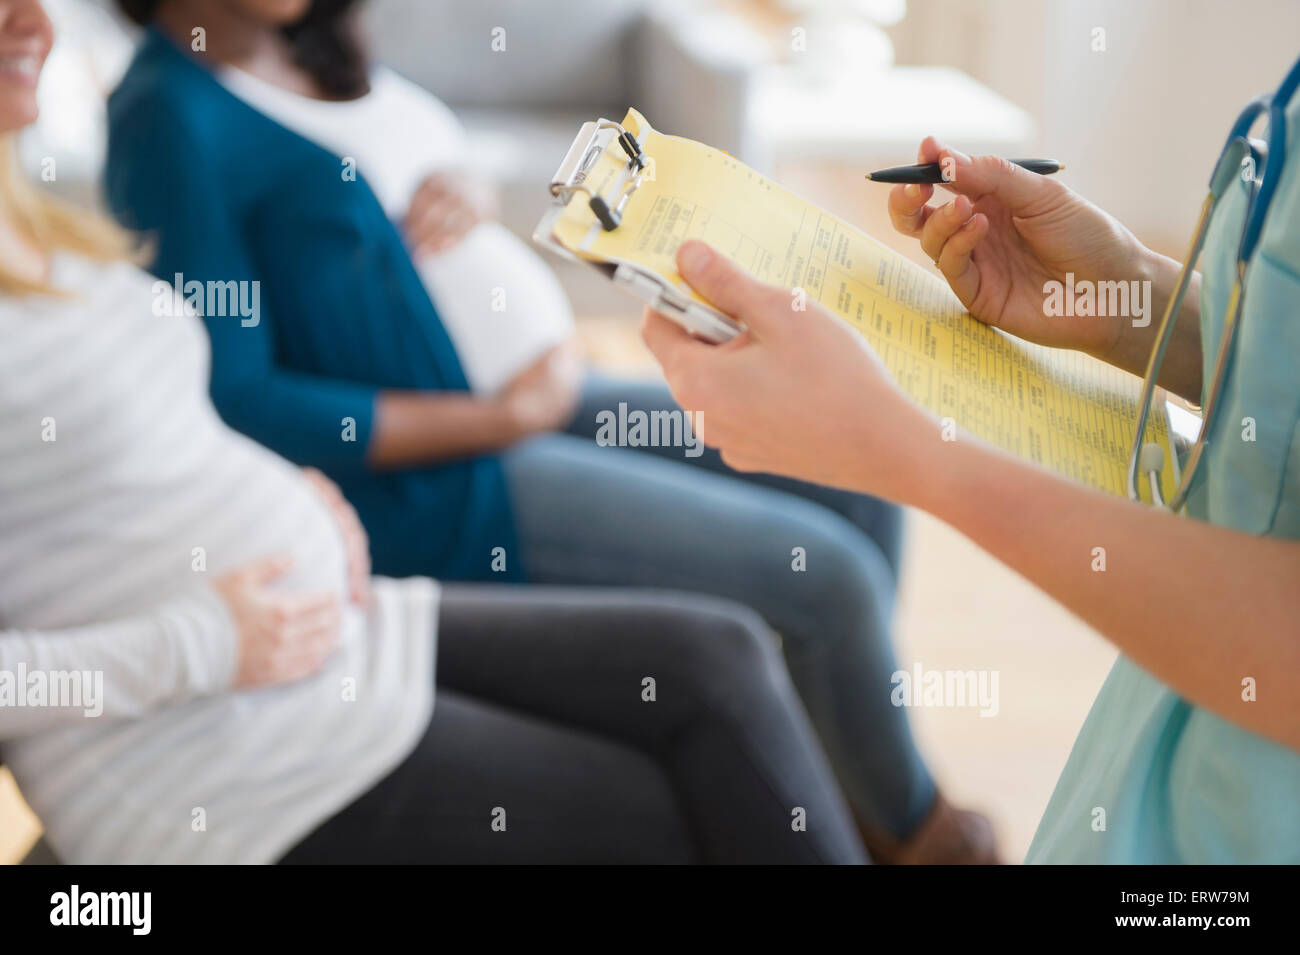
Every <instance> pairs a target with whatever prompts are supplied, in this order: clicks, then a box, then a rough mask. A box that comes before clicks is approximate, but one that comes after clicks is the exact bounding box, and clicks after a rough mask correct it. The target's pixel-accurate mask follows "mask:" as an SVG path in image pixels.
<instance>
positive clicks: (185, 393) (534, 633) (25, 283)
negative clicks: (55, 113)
mask: <svg viewBox="0 0 1300 955" xmlns="http://www.w3.org/2000/svg"><path fill="white" fill-rule="evenodd" d="M50 43H51V30H50V24H49V21H48V20H47V19H46V17H45V14H44V12H43V11H42V9H41V7H40V5H39V3H38V2H37V0H0V460H3V462H4V467H3V468H0V687H7V688H8V690H9V691H13V690H14V687H15V681H21V684H22V688H21V690H19V691H16V692H6V693H0V743H2V745H3V756H4V759H5V760H6V761H7V763H8V764H9V765H10V766H11V767H12V769H13V772H14V775H15V777H16V778H17V780H18V783H19V785H20V786H21V788H22V791H23V793H24V795H25V796H26V798H27V800H28V802H29V803H30V804H31V806H32V808H33V809H34V810H35V811H36V813H37V815H38V816H39V817H40V818H41V820H42V822H43V823H44V825H45V828H46V833H47V837H48V840H49V842H50V843H51V845H52V847H53V849H54V851H55V852H56V853H57V854H58V855H59V856H61V857H62V858H63V859H64V860H65V861H67V862H73V863H87V862H105V863H119V862H237V863H245V862H252V863H256V862H273V861H277V860H281V861H286V862H345V861H346V862H438V861H443V862H471V861H472V862H493V861H506V862H588V861H589V862H601V861H605V862H694V861H715V862H721V861H734V862H773V863H776V862H817V861H822V862H855V861H860V860H862V859H863V854H862V850H861V848H860V845H859V842H858V838H857V835H856V833H855V832H854V831H853V828H852V823H851V821H850V817H849V815H848V811H847V809H846V807H845V806H844V804H843V801H842V799H841V797H840V796H839V794H838V792H837V790H836V788H835V786H834V783H833V781H832V779H831V777H830V774H829V770H828V768H827V767H826V764H825V761H824V757H823V756H822V755H821V753H820V751H819V749H818V747H817V743H816V741H815V739H814V737H813V736H812V732H811V729H810V728H809V726H808V724H807V719H806V716H805V715H804V713H803V711H802V708H801V707H800V705H799V702H798V699H797V697H796V696H795V693H794V690H793V688H792V687H791V685H790V682H789V678H788V676H787V675H786V673H785V671H784V668H783V666H782V664H781V660H780V657H779V654H778V653H777V651H776V649H775V644H774V640H773V639H772V635H771V633H770V632H767V631H766V630H765V629H764V627H763V625H762V623H761V622H760V621H758V620H757V618H755V617H754V616H753V614H752V612H749V611H746V610H744V609H743V608H740V607H737V606H734V605H731V604H728V603H725V602H723V601H720V600H716V599H712V598H704V597H698V596H682V595H675V594H671V593H660V594H655V595H647V596H640V595H637V594H635V593H632V592H626V591H618V590H613V589H609V590H601V591H594V592H593V591H575V590H555V589H552V590H543V589H540V588H538V589H532V590H527V591H525V590H523V589H520V588H492V587H484V586H481V585H480V586H477V587H475V586H468V587H464V586H462V587H459V588H457V587H454V586H453V587H448V588H446V590H445V591H442V592H441V594H440V592H439V588H438V586H437V585H436V584H435V582H434V581H432V580H430V579H429V578H427V577H410V578H408V579H406V580H404V581H400V582H399V581H395V580H391V579H386V578H382V577H373V578H372V577H370V576H369V572H368V559H367V550H366V542H365V536H364V533H363V532H362V530H361V526H360V524H359V523H358V521H357V518H356V515H355V513H354V512H353V511H352V510H351V508H350V507H349V506H348V505H347V503H346V502H345V501H344V500H343V498H342V497H341V496H340V495H339V493H338V491H337V489H336V488H335V487H334V486H333V485H332V484H331V483H330V482H329V481H328V480H326V479H325V478H323V476H321V475H320V474H318V473H313V472H304V471H302V470H300V469H299V468H297V467H295V466H294V465H292V464H290V463H289V462H287V461H285V460H284V459H283V458H280V457H278V456H277V455H275V454H274V453H272V452H271V451H268V450H267V449H265V448H263V447H262V446H260V445H258V444H256V443H254V442H253V441H250V440H249V439H248V438H246V437H243V436H242V435H239V434H237V433H236V432H234V431H232V430H230V429H229V428H228V427H227V426H226V425H225V424H223V423H222V421H221V420H220V419H219V418H218V417H217V414H216V411H215V410H214V408H213V406H212V403H211V401H210V399H209V397H208V394H207V390H206V388H205V383H206V381H207V376H208V368H207V362H208V345H207V337H206V335H205V334H204V332H203V329H202V325H201V324H200V322H199V320H198V319H197V318H196V317H195V316H194V315H193V314H191V313H188V312H186V311H185V310H184V309H183V308H180V307H179V304H178V303H177V302H176V301H175V297H174V293H173V292H172V291H171V289H170V288H169V287H166V286H165V285H162V283H155V282H154V281H153V280H152V279H151V278H150V277H149V276H147V275H146V274H145V273H143V272H141V271H140V270H139V269H137V268H136V267H135V266H133V265H131V264H129V263H128V262H127V261H126V260H125V252H126V249H127V242H126V240H125V238H124V236H122V235H121V234H119V233H118V231H117V230H116V229H115V228H114V227H110V226H108V225H105V224H103V223H99V222H97V221H96V220H95V219H94V218H93V217H89V216H87V215H85V214H84V213H80V212H76V211H73V210H71V209H68V208H65V207H63V206H62V205H59V204H56V203H53V202H51V200H49V199H48V198H45V197H43V196H41V195H40V194H39V193H37V192H35V191H32V190H31V189H30V187H29V186H27V185H26V184H25V183H24V182H23V181H21V180H20V178H19V177H18V176H17V175H16V174H15V172H14V169H13V145H14V144H13V136H12V133H13V132H14V131H15V130H17V129H19V128H21V127H23V126H26V125H28V124H30V123H31V122H32V121H33V120H34V119H35V117H36V111H37V109H36V85H37V80H38V78H39V75H40V70H41V66H42V63H43V62H44V59H45V56H46V54H47V53H48V51H49V48H50ZM160 285H162V288H160V287H159V286H160ZM160 295H162V296H166V297H167V298H168V299H171V301H168V302H166V303H160V302H159V296H160ZM160 305H166V306H167V307H160ZM173 306H175V307H173ZM167 313H171V314H167ZM442 533H446V531H443V532H442ZM502 591H505V592H504V593H503V592H502ZM435 638H436V640H435ZM435 657H436V660H437V667H436V670H437V684H438V687H437V694H436V697H437V707H436V709H435V708H434V705H433V704H434V698H435V693H434V684H435V680H434V674H435V666H434V662H435ZM83 674H84V675H85V678H84V683H83V678H82V675H83ZM70 685H76V686H78V687H80V686H83V685H84V686H85V687H86V688H87V689H89V691H90V695H89V696H88V697H80V696H79V697H76V698H72V697H66V698H65V697H64V696H62V695H60V694H56V695H55V696H53V697H50V696H48V695H47V696H41V695H40V691H39V687H41V686H49V687H55V688H58V687H63V688H66V687H68V686H70ZM73 704H75V705H73ZM431 714H432V715H431ZM801 822H806V828H805V827H804V826H802V825H800V823H801Z"/></svg>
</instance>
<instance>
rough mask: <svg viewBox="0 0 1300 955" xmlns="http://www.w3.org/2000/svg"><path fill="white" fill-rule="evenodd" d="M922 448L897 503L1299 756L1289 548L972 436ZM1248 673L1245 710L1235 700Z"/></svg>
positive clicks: (1294, 563)
mask: <svg viewBox="0 0 1300 955" xmlns="http://www.w3.org/2000/svg"><path fill="white" fill-rule="evenodd" d="M929 453H930V454H932V457H933V460H932V461H929V462H927V463H928V464H929V466H928V467H927V468H926V471H925V474H926V478H925V479H924V481H923V482H922V483H921V484H919V485H918V486H917V487H916V488H915V493H914V494H909V495H908V497H909V498H910V499H909V500H908V501H906V502H905V503H910V504H913V505H915V506H918V507H920V508H922V509H924V510H927V511H929V512H931V513H932V514H934V515H935V516H937V517H939V518H940V519H941V520H943V521H945V522H947V523H948V524H951V525H952V526H953V527H955V528H956V529H957V530H959V531H961V532H962V533H963V534H965V535H966V536H967V537H969V538H970V539H971V540H973V541H974V542H975V543H977V544H979V545H980V546H981V547H982V548H984V549H985V550H986V551H988V552H989V553H990V554H992V555H993V556H994V557H996V558H998V559H999V560H1001V561H1002V562H1003V563H1005V564H1007V565H1008V566H1010V567H1011V568H1013V569H1014V570H1016V571H1018V572H1019V573H1020V574H1022V575H1023V576H1024V577H1026V578H1028V579H1029V580H1030V581H1032V582H1033V583H1034V584H1036V585H1038V586H1039V587H1041V588H1042V589H1043V590H1045V591H1046V592H1047V593H1049V594H1051V595H1052V596H1053V597H1055V598H1056V599H1057V600H1059V601H1060V602H1061V603H1062V604H1064V605H1065V606H1066V607H1068V608H1069V609H1070V610H1071V611H1073V612H1074V613H1075V614H1076V615H1077V616H1079V617H1081V618H1082V619H1083V620H1085V621H1086V622H1088V623H1089V624H1091V625H1092V626H1093V627H1095V628H1096V629H1097V630H1098V631H1100V632H1101V633H1102V634H1103V635H1104V636H1105V637H1107V638H1108V639H1109V640H1111V642H1113V643H1114V644H1116V646H1118V647H1119V648H1120V650H1122V651H1123V652H1124V653H1125V654H1126V655H1127V656H1129V657H1130V658H1131V659H1133V660H1134V661H1135V662H1137V663H1138V664H1139V665H1141V666H1142V667H1143V668H1145V669H1146V670H1147V671H1149V672H1150V673H1152V674H1154V675H1155V676H1156V677H1158V678H1159V679H1160V680H1161V681H1163V682H1164V683H1165V684H1167V685H1168V686H1170V687H1172V688H1173V689H1174V690H1175V691H1176V692H1177V693H1179V695H1181V696H1183V697H1184V698H1186V699H1188V700H1191V701H1192V702H1194V703H1196V704H1198V705H1200V706H1203V707H1205V708H1207V709H1209V710H1211V711H1213V712H1215V713H1217V714H1218V715H1219V716H1221V717H1223V718H1224V719H1226V720H1228V721H1230V722H1232V723H1235V724H1237V725H1239V726H1243V727H1245V728H1247V729H1250V730H1253V731H1255V732H1257V733H1260V734H1261V735H1264V736H1267V737H1269V738H1271V739H1274V740H1277V741H1278V742H1280V743H1282V744H1284V745H1286V746H1289V747H1291V748H1292V749H1296V750H1300V543H1298V542H1294V541H1285V540H1279V539H1274V538H1266V537H1253V536H1250V535H1247V534H1242V533H1239V532H1237V531H1233V530H1228V529H1225V528H1220V527H1215V526H1213V525H1210V524H1206V523H1203V522H1200V521H1194V520H1188V519H1183V518H1178V517H1174V516H1171V515H1169V514H1168V513H1164V512H1158V511H1156V510H1154V509H1152V508H1150V507H1148V506H1146V505H1142V504H1135V503H1133V502H1131V501H1128V500H1126V499H1123V498H1118V497H1112V496H1109V495H1105V494H1102V493H1100V492H1097V491H1093V490H1090V489H1087V488H1082V487H1080V486H1078V485H1075V484H1072V483H1070V482H1069V481H1066V480H1064V479H1063V478H1060V477H1057V476H1056V475H1054V474H1051V473H1048V472H1046V471H1043V470H1040V469H1038V468H1035V467H1033V466H1031V465H1028V464H1025V463H1023V462H1021V461H1019V460H1016V459H1013V458H1011V457H1008V456H1007V455H1005V454H1003V453H1002V452H1000V451H998V450H996V449H992V448H990V447H988V446H987V445H983V444H982V443H979V442H977V441H975V440H974V439H970V440H959V441H956V442H951V443H945V444H941V445H937V446H936V447H934V448H932V449H930V452H929ZM1103 568H1104V569H1103ZM1248 678H1249V679H1250V680H1253V681H1254V685H1255V693H1256V701H1255V702H1244V701H1243V699H1242V694H1243V681H1245V680H1247V679H1248Z"/></svg>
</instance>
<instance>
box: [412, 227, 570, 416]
mask: <svg viewBox="0 0 1300 955" xmlns="http://www.w3.org/2000/svg"><path fill="white" fill-rule="evenodd" d="M418 269H419V272H420V277H421V278H422V279H423V281H424V286H425V288H426V290H427V291H428V292H429V297H430V298H432V299H433V303H434V305H436V306H437V308H438V314H439V315H440V316H441V317H442V321H443V324H444V325H445V326H446V328H447V333H448V334H449V335H450V336H451V340H452V343H453V344H454V345H455V346H456V353H457V355H458V357H459V358H460V363H461V367H463V368H464V369H465V376H466V378H467V379H468V380H469V384H470V387H471V388H472V389H473V390H474V391H475V392H478V393H480V394H492V393H494V392H496V391H498V390H500V388H501V387H502V386H503V385H505V384H506V383H507V382H508V381H510V379H511V378H513V377H514V376H515V375H516V374H517V373H518V372H519V371H521V370H523V368H524V367H525V366H527V365H528V363H529V362H531V361H533V360H534V359H535V358H537V357H538V356H539V355H541V354H542V352H544V351H545V350H546V349H548V348H550V347H551V346H553V345H556V344H559V343H560V342H562V341H564V340H565V339H567V338H569V337H570V336H571V335H572V334H573V310H572V308H570V306H569V300H568V298H567V297H566V296H565V294H564V289H563V288H562V287H561V286H560V283H559V281H558V280H557V279H556V278H555V275H554V273H552V272H551V270H550V269H549V268H547V267H546V263H544V262H543V261H542V260H541V259H540V258H539V257H538V256H537V255H536V254H535V253H534V252H533V251H532V250H531V249H529V248H528V246H527V245H525V244H524V243H523V242H521V241H520V240H519V239H518V238H516V237H515V236H514V235H513V234H512V233H511V232H510V231H509V230H508V229H506V228H505V227H504V226H501V225H499V224H497V223H495V222H485V223H483V224H482V225H479V226H477V227H476V228H475V229H473V230H472V231H471V232H470V233H469V234H468V235H467V236H465V238H464V239H463V240H461V242H459V243H458V244H456V245H455V246H453V247H452V248H450V249H448V250H447V251H446V252H442V253H440V254H438V255H432V256H428V257H426V258H424V259H422V260H421V261H420V262H419V263H418Z"/></svg>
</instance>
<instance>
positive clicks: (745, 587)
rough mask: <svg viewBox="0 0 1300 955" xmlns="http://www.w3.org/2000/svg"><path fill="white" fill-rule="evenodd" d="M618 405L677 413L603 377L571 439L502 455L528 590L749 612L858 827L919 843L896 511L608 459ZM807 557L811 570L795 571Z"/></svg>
mask: <svg viewBox="0 0 1300 955" xmlns="http://www.w3.org/2000/svg"><path fill="white" fill-rule="evenodd" d="M620 402H626V403H627V406H628V409H629V410H633V409H639V410H642V411H646V412H650V411H655V410H659V411H673V410H676V409H677V405H676V404H675V403H674V402H673V400H672V397H671V396H670V395H669V393H668V391H667V389H666V388H664V387H663V386H662V385H657V384H646V383H638V382H629V381H614V380H610V379H604V378H593V379H592V380H591V381H590V382H589V384H588V386H587V389H586V391H585V393H584V396H583V401H582V403H581V406H580V408H579V410H578V412H577V414H576V415H575V418H574V423H573V424H572V425H571V426H570V428H569V431H568V433H567V434H547V435H541V436H538V437H535V438H532V439H529V440H527V441H525V442H522V443H520V444H518V445H516V446H515V447H513V448H511V449H510V450H509V451H507V452H506V453H505V455H504V456H503V461H504V464H505V471H506V478H507V481H508V483H509V487H510V497H511V502H512V506H513V508H514V514H515V523H516V526H517V530H518V535H519V546H520V549H521V554H520V558H521V562H522V566H523V568H524V570H525V573H526V575H527V579H528V581H529V582H530V583H538V584H569V585H583V586H621V587H650V588H670V589H673V590H684V591H698V592H702V593H707V594H713V595H716V596H720V597H727V598H730V599H733V600H736V601H739V602H740V603H744V604H747V605H749V606H750V607H752V608H753V609H754V610H756V611H758V613H759V614H761V615H762V616H763V617H764V619H765V620H766V621H767V623H768V624H769V625H770V626H771V627H772V628H773V629H774V630H775V631H776V632H777V633H779V634H780V635H781V638H782V648H783V650H784V653H785V658H786V663H787V665H788V667H789V670H790V675H791V677H792V678H793V680H794V684H795V686H796V687H797V689H798V690H799V694H800V696H801V697H802V699H803V703H804V706H805V707H806V709H807V711H808V715H809V716H810V717H811V718H812V722H813V725H814V726H815V727H816V729H817V732H818V735H819V737H820V738H821V741H822V744H823V746H824V747H825V748H826V752H827V755H828V756H829V757H830V761H831V765H832V766H833V768H834V770H835V772H836V775H837V777H838V779H839V782H840V785H841V786H842V787H843V789H844V792H845V795H846V796H847V797H848V801H849V803H850V805H851V806H852V808H853V810H854V813H855V814H856V815H857V816H858V818H859V820H860V821H862V822H864V823H866V824H868V825H871V826H874V827H876V828H879V829H883V830H885V831H887V832H889V833H890V834H892V835H894V836H897V837H905V836H907V835H909V834H910V833H911V832H912V831H914V830H915V828H916V827H917V826H918V825H919V824H920V822H921V821H922V819H923V818H924V816H925V814H926V812H927V811H928V810H929V808H930V806H931V804H932V802H933V800H934V796H935V788H934V782H933V780H932V779H931V777H930V775H929V772H928V771H927V770H926V767H925V764H924V763H923V762H922V760H921V757H920V754H919V753H918V752H917V750H916V745H915V743H914V741H913V739H912V734H911V730H910V728H909V727H908V722H907V717H906V715H905V711H904V710H903V709H900V708H897V707H895V706H893V705H892V703H891V702H890V693H891V690H892V685H891V682H890V676H891V675H892V674H893V673H894V671H895V670H896V669H897V667H896V665H895V661H894V653H893V648H892V646H891V644H890V625H891V616H892V611H893V603H894V592H895V582H896V578H897V573H898V560H899V549H900V538H901V521H902V517H901V513H900V512H899V510H898V509H897V508H896V507H894V506H892V505H890V504H886V503H884V502H882V501H878V500H875V499H874V498H869V497H865V496H863V495H858V494H851V493H848V492H843V491H836V490H831V489H828V488H823V487H817V486H814V485H810V484H806V483H803V482H800V481H792V480H789V479H786V478H778V477H774V476H771V475H747V474H739V473H737V472H735V471H732V470H731V469H729V468H728V467H727V466H726V465H725V464H723V463H722V460H721V458H720V456H719V455H718V454H717V453H716V452H714V451H712V450H709V449H704V450H703V453H702V454H700V455H699V456H698V457H688V456H686V455H685V453H684V449H683V448H682V447H658V448H653V447H647V448H638V449H628V448H621V447H604V446H601V445H599V444H597V443H596V441H595V437H596V434H597V413H598V412H600V411H602V410H604V411H613V412H615V413H617V409H618V406H619V403H620ZM707 428H708V424H707V421H706V422H705V425H704V430H705V433H707ZM796 548H801V549H802V551H798V550H796ZM800 553H802V554H803V555H804V556H803V561H804V565H805V569H802V570H796V566H797V564H798V563H799V557H798V555H799V554H800Z"/></svg>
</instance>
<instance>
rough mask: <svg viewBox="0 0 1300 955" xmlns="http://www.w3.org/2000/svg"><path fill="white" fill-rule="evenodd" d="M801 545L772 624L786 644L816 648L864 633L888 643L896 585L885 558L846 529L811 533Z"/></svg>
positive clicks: (870, 542) (854, 533)
mask: <svg viewBox="0 0 1300 955" xmlns="http://www.w3.org/2000/svg"><path fill="white" fill-rule="evenodd" d="M805 540H806V543H805V544H803V545H799V546H798V549H797V551H796V552H795V553H794V554H793V556H792V560H791V572H790V579H789V580H788V581H786V582H785V583H784V586H783V587H782V588H781V590H782V592H783V595H784V596H785V597H786V598H787V599H786V602H785V603H784V605H783V606H782V607H781V608H780V611H779V616H777V617H776V618H774V619H772V621H771V622H772V624H773V626H774V627H776V629H777V630H778V631H779V632H780V633H781V635H782V638H783V639H784V640H785V641H786V643H787V644H788V645H789V644H793V645H795V648H797V649H812V648H821V647H825V646H827V645H829V644H833V643H836V642H838V641H840V640H843V639H847V638H850V637H851V635H857V636H858V637H859V638H860V637H861V635H862V634H864V633H866V634H872V635H875V636H876V637H878V638H879V639H882V640H888V638H889V633H888V631H889V622H890V619H891V617H892V615H893V610H894V600H895V597H896V586H895V578H894V573H893V570H892V568H891V567H890V563H889V560H888V558H887V557H886V555H885V554H883V553H882V552H881V550H880V549H879V548H878V547H877V546H876V545H875V543H874V542H873V541H871V540H868V539H867V538H865V537H864V536H862V535H861V534H858V533H856V532H849V529H848V528H847V527H845V528H843V529H840V528H836V529H833V530H831V531H829V532H828V531H827V530H826V529H824V528H823V529H817V530H815V531H810V532H809V533H807V534H806V537H805ZM774 586H775V585H774Z"/></svg>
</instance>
